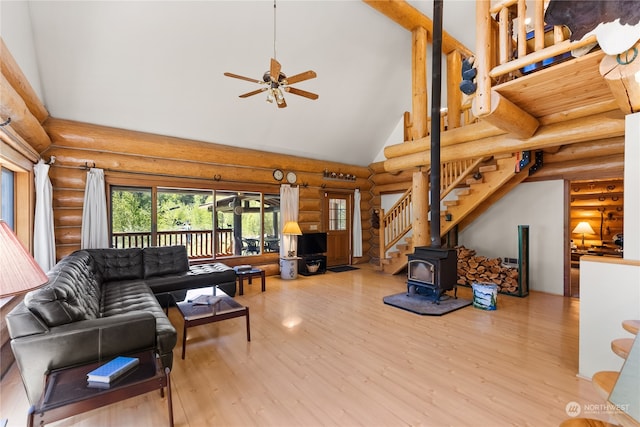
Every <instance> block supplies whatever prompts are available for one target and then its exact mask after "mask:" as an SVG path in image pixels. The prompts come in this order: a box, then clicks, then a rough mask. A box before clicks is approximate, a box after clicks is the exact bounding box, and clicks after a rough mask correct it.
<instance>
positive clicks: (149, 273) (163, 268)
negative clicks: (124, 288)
mask: <svg viewBox="0 0 640 427" xmlns="http://www.w3.org/2000/svg"><path fill="white" fill-rule="evenodd" d="M142 259H143V263H144V278H145V279H147V278H149V277H154V276H165V275H168V274H179V273H183V272H185V271H187V270H189V256H188V255H187V248H186V247H185V246H158V247H150V248H144V249H143V250H142Z"/></svg>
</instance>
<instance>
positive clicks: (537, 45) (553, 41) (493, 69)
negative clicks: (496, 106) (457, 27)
mask: <svg viewBox="0 0 640 427" xmlns="http://www.w3.org/2000/svg"><path fill="white" fill-rule="evenodd" d="M532 5H533V7H531V6H532ZM544 5H545V1H544V0H528V1H526V0H504V1H501V2H498V3H497V4H494V5H491V1H489V0H478V1H477V2H476V37H477V39H478V43H477V52H476V53H475V54H476V56H475V66H476V68H477V71H478V76H477V84H478V88H477V91H476V100H475V102H476V108H477V111H479V112H480V113H481V115H482V114H488V113H489V112H490V111H491V96H490V95H491V86H492V84H493V83H498V82H504V81H506V80H509V79H512V78H516V77H517V76H518V74H519V70H521V69H523V68H524V67H526V66H529V65H532V64H536V63H541V62H542V61H544V60H548V59H550V58H554V57H556V56H558V55H562V54H564V53H566V52H569V51H571V50H575V49H578V48H581V47H583V46H586V45H589V44H592V43H595V42H596V38H595V36H591V37H588V38H586V39H583V40H580V41H575V42H571V41H570V40H568V36H569V32H568V30H567V29H566V28H565V27H562V26H554V27H549V26H545V23H544V11H545V8H544ZM527 7H529V10H527ZM527 18H529V19H527Z"/></svg>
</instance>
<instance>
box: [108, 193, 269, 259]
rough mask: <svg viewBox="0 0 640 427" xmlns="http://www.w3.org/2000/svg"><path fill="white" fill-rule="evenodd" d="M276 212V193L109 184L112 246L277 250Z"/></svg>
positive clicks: (192, 251) (202, 252)
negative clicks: (179, 246) (177, 246)
mask: <svg viewBox="0 0 640 427" xmlns="http://www.w3.org/2000/svg"><path fill="white" fill-rule="evenodd" d="M154 201H155V202H154ZM279 216H280V195H279V194H262V193H259V192H248V191H223V190H206V189H184V188H168V187H150V188H142V187H129V186H111V242H112V246H113V247H115V248H127V247H146V246H170V245H184V246H186V247H187V251H188V253H189V257H190V258H212V257H213V258H221V257H235V256H247V255H259V254H262V253H268V252H276V253H277V252H279V248H280V240H279V233H278V230H279V225H278V221H279Z"/></svg>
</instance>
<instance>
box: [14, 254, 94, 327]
mask: <svg viewBox="0 0 640 427" xmlns="http://www.w3.org/2000/svg"><path fill="white" fill-rule="evenodd" d="M47 276H48V277H49V281H48V282H47V283H46V284H45V285H44V286H43V287H41V288H39V289H36V290H33V291H31V292H28V293H27V294H26V295H25V297H24V304H25V305H26V306H27V308H28V309H29V310H31V311H32V312H33V313H36V314H37V315H38V316H40V318H41V319H42V320H43V321H44V322H45V324H46V325H47V326H49V327H52V326H58V325H63V324H65V323H71V322H75V321H78V320H85V319H95V318H96V317H97V316H98V315H99V313H100V297H101V291H100V285H99V283H98V282H97V281H96V280H95V278H94V276H93V273H92V259H91V256H90V255H89V254H88V253H87V252H84V251H79V252H77V253H75V254H73V255H70V256H68V257H65V258H63V259H62V260H61V261H60V262H59V263H58V264H56V265H55V266H54V267H53V269H52V270H51V271H49V273H47Z"/></svg>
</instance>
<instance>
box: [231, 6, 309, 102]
mask: <svg viewBox="0 0 640 427" xmlns="http://www.w3.org/2000/svg"><path fill="white" fill-rule="evenodd" d="M281 68H282V66H281V65H280V63H279V62H278V61H277V60H276V1H275V0H274V1H273V58H271V64H270V67H269V70H268V71H265V73H264V75H263V76H262V81H260V80H256V79H252V78H250V77H244V76H240V75H238V74H233V73H224V75H225V76H227V77H233V78H235V79H240V80H246V81H248V82H252V83H258V84H260V85H263V86H264V87H263V88H261V89H257V90H254V91H251V92H247V93H245V94H242V95H240V98H248V97H250V96H253V95H257V94H259V93H262V92H267V102H269V103H273V101H276V105H277V106H278V108H284V107H286V106H287V103H286V102H285V100H284V93H283V92H289V93H292V94H294V95H299V96H302V97H305V98H309V99H314V100H315V99H318V95H316V94H315V93H311V92H307V91H305V90H302V89H296V88H294V87H291V86H290V85H291V84H294V83H299V82H302V81H305V80H309V79H313V78H315V77H316V72H315V71H312V70H309V71H305V72H304V73H300V74H296V75H294V76H291V77H287V76H286V75H285V74H284V73H283V72H282V71H281Z"/></svg>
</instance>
